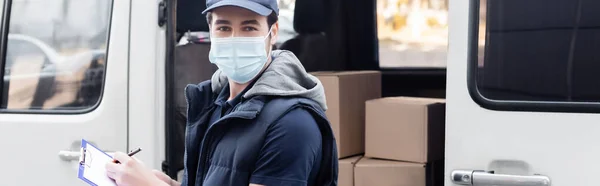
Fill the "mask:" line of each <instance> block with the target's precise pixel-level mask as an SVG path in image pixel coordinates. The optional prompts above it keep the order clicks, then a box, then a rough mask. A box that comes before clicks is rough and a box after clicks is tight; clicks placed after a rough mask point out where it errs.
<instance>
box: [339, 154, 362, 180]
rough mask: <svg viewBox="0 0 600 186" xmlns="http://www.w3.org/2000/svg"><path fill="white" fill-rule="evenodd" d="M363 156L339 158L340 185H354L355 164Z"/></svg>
mask: <svg viewBox="0 0 600 186" xmlns="http://www.w3.org/2000/svg"><path fill="white" fill-rule="evenodd" d="M361 158H362V156H353V157H349V158H345V159H341V160H339V162H338V163H339V170H338V185H339V186H354V166H355V165H356V163H357V162H358V161H359V160H360V159H361Z"/></svg>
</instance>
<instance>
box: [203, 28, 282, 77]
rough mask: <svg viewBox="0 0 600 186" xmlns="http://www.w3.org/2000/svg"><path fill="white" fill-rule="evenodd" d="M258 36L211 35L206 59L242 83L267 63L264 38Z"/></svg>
mask: <svg viewBox="0 0 600 186" xmlns="http://www.w3.org/2000/svg"><path fill="white" fill-rule="evenodd" d="M269 35H271V31H270V30H269V33H268V34H267V36H259V37H226V38H218V37H211V38H210V40H211V46H210V47H211V48H210V52H209V54H208V59H209V60H210V62H211V63H213V64H215V65H217V67H219V69H221V71H223V73H225V75H227V77H228V78H229V79H231V80H233V81H234V82H237V83H240V84H243V83H247V82H249V81H250V80H252V79H254V78H255V77H256V76H257V75H258V74H259V73H260V71H261V70H262V68H263V67H264V66H265V64H266V63H267V59H268V58H269V56H270V52H269V54H268V53H267V52H266V51H265V49H266V45H265V39H267V38H268V37H269Z"/></svg>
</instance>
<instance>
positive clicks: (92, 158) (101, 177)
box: [78, 139, 117, 186]
mask: <svg viewBox="0 0 600 186" xmlns="http://www.w3.org/2000/svg"><path fill="white" fill-rule="evenodd" d="M110 161H113V158H112V157H111V156H110V155H108V154H107V153H106V152H104V151H102V150H100V149H98V148H97V147H95V146H94V145H92V144H90V143H88V142H87V141H86V140H84V139H82V140H81V158H80V160H79V173H78V177H79V179H81V180H83V181H85V182H87V183H88V184H90V185H94V186H116V185H117V184H116V183H115V181H114V180H112V179H110V178H109V177H108V176H107V175H106V164H107V163H108V162H110Z"/></svg>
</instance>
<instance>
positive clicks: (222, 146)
mask: <svg viewBox="0 0 600 186" xmlns="http://www.w3.org/2000/svg"><path fill="white" fill-rule="evenodd" d="M185 93H186V100H187V101H188V111H187V113H188V120H187V126H186V133H185V134H186V136H185V140H186V141H185V156H184V166H185V169H184V171H185V172H184V179H183V182H182V186H188V185H189V186H191V185H196V186H200V185H207V186H226V185H232V186H238V185H240V186H247V185H248V184H249V180H250V176H251V174H252V172H253V170H254V169H255V167H254V165H255V162H256V161H257V160H258V156H259V153H260V149H261V147H262V145H263V142H264V139H265V136H266V131H267V129H268V128H269V126H270V125H272V124H273V123H275V121H276V120H277V119H278V118H280V117H281V116H283V115H285V114H286V113H287V112H289V111H291V110H293V109H295V108H303V109H306V110H307V111H309V112H310V113H311V114H312V116H313V118H314V119H315V121H317V123H318V125H319V129H320V131H321V136H322V143H323V144H322V149H323V152H322V158H323V159H322V160H321V166H320V170H319V174H318V176H317V179H316V181H315V185H319V186H321V185H326V186H330V185H331V186H334V185H337V176H338V160H337V159H338V157H337V149H336V145H335V138H334V135H333V132H332V130H331V127H330V125H329V122H328V121H327V118H326V116H325V112H324V111H323V110H322V108H321V107H320V106H319V105H318V104H317V103H316V102H315V101H313V100H310V99H306V98H298V97H276V96H255V97H252V98H249V99H248V100H245V101H244V102H242V103H239V104H238V105H237V106H236V107H235V108H234V109H233V111H232V112H231V113H230V114H228V115H226V116H224V117H223V118H221V119H220V120H219V121H217V122H216V123H215V124H213V125H210V127H209V123H208V122H209V120H210V113H212V111H213V110H214V108H215V104H214V101H215V99H216V98H217V96H218V94H214V93H213V92H212V89H211V82H210V81H205V82H202V83H200V84H198V85H188V86H187V87H186V91H185ZM205 178H206V179H205Z"/></svg>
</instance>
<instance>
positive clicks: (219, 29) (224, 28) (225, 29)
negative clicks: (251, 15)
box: [217, 26, 231, 32]
mask: <svg viewBox="0 0 600 186" xmlns="http://www.w3.org/2000/svg"><path fill="white" fill-rule="evenodd" d="M217 30H218V31H222V32H227V31H231V28H229V27H226V26H223V27H219V28H217Z"/></svg>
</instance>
